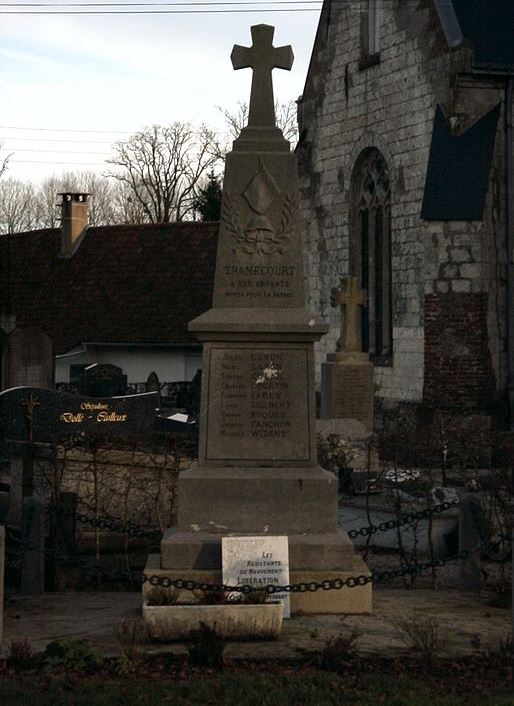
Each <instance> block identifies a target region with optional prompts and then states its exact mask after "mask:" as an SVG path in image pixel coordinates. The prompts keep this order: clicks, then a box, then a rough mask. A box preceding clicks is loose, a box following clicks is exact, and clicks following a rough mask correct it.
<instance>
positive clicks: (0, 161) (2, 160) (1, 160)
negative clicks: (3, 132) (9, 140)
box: [0, 142, 12, 178]
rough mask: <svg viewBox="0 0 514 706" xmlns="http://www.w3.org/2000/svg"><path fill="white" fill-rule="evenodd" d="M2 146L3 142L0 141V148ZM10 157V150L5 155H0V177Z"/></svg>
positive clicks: (5, 169)
mask: <svg viewBox="0 0 514 706" xmlns="http://www.w3.org/2000/svg"><path fill="white" fill-rule="evenodd" d="M2 148H3V143H2V142H0V150H1V149H2ZM11 157H12V152H11V154H8V155H6V156H5V157H0V178H1V177H2V174H4V173H5V172H6V171H7V166H8V164H9V159H10V158H11Z"/></svg>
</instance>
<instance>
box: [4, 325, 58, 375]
mask: <svg viewBox="0 0 514 706" xmlns="http://www.w3.org/2000/svg"><path fill="white" fill-rule="evenodd" d="M6 382H7V388H10V387H19V386H21V385H29V386H32V387H44V388H51V387H53V386H54V355H53V347H52V342H51V340H50V338H49V337H48V335H47V334H46V333H45V332H44V331H42V330H40V329H36V328H29V327H27V328H23V327H20V328H15V329H14V331H12V333H10V334H9V336H8V338H7V376H6Z"/></svg>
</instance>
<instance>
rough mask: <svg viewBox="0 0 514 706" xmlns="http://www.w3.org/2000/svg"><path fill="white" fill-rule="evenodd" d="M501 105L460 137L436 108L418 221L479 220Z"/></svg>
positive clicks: (482, 209)
mask: <svg viewBox="0 0 514 706" xmlns="http://www.w3.org/2000/svg"><path fill="white" fill-rule="evenodd" d="M499 112H500V106H499V105H497V106H496V107H495V108H493V109H492V110H491V111H489V113H487V114H486V115H484V117H483V118H481V119H480V120H479V121H478V122H476V123H475V124H474V125H472V126H471V127H470V128H468V130H466V132H464V133H462V134H461V135H454V134H452V132H451V130H450V126H449V125H448V121H447V120H446V118H445V116H444V114H443V111H442V109H441V107H440V106H437V108H436V114H435V118H434V129H433V132H432V143H431V145H430V156H429V159H428V168H427V176H426V181H425V191H424V194H423V205H422V208H421V218H422V219H424V220H428V221H445V220H455V221H473V220H481V218H482V214H483V211H484V205H485V197H486V194H487V185H488V183H489V172H490V169H491V160H492V156H493V149H494V142H495V137H496V127H497V123H498V115H499Z"/></svg>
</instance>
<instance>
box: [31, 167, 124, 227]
mask: <svg viewBox="0 0 514 706" xmlns="http://www.w3.org/2000/svg"><path fill="white" fill-rule="evenodd" d="M63 191H83V192H85V193H88V194H91V202H90V206H89V223H90V224H91V225H93V226H97V225H110V224H112V223H116V222H117V214H116V202H115V193H114V184H112V183H111V181H110V180H109V179H107V178H106V177H103V176H99V175H98V174H95V172H87V171H86V172H63V173H62V174H61V175H56V174H54V175H53V176H51V177H48V178H47V179H45V180H44V181H43V182H42V184H41V186H40V188H39V189H38V192H37V202H38V220H39V224H40V227H42V228H55V227H57V225H58V224H59V220H60V210H59V204H58V198H57V194H59V193H61V192H63Z"/></svg>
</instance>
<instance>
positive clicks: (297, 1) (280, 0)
mask: <svg viewBox="0 0 514 706" xmlns="http://www.w3.org/2000/svg"><path fill="white" fill-rule="evenodd" d="M315 3H317V4H319V5H321V4H322V0H269V1H267V0H253V2H252V1H249V2H247V1H246V0H227V2H77V3H68V2H27V3H20V2H4V3H2V7H66V8H69V7H195V6H197V5H207V6H209V7H210V6H213V5H270V4H272V5H313V4H315Z"/></svg>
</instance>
